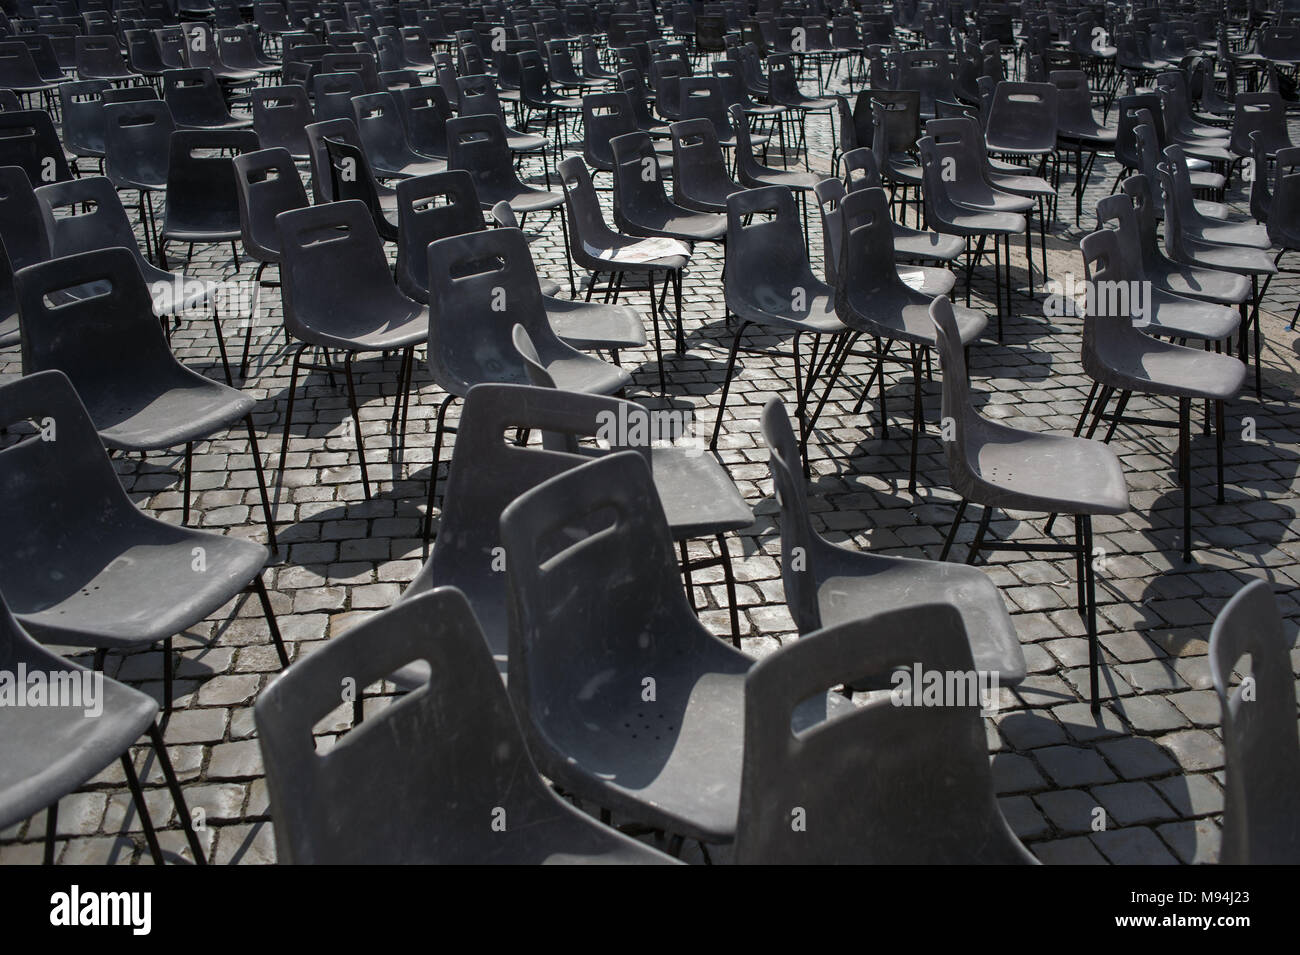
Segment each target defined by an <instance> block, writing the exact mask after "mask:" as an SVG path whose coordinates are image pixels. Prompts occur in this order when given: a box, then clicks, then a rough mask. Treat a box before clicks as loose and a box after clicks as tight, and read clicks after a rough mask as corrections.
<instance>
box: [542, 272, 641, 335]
mask: <svg viewBox="0 0 1300 955" xmlns="http://www.w3.org/2000/svg"><path fill="white" fill-rule="evenodd" d="M547 284H550V285H555V283H554V282H549V283H543V289H542V299H543V304H544V305H545V306H546V320H547V321H548V322H549V323H550V325H551V329H552V330H553V331H554V332H555V334H556V335H558V336H559V337H560V338H561V339H562V340H563V341H565V342H567V343H568V344H570V345H572V346H573V347H574V348H611V349H619V348H641V347H644V345H645V343H646V334H645V323H644V322H643V321H642V320H641V316H639V315H638V314H637V313H636V312H634V311H633V310H632V309H630V308H626V307H624V306H622V305H606V304H604V303H603V302H582V301H577V300H573V299H567V298H557V297H555V292H551V293H548V292H547V291H546V289H545V285H547ZM558 291H559V287H558V286H556V292H558Z"/></svg>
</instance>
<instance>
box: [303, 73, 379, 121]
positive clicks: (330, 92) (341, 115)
mask: <svg viewBox="0 0 1300 955" xmlns="http://www.w3.org/2000/svg"><path fill="white" fill-rule="evenodd" d="M311 86H312V99H313V100H314V101H315V103H316V121H317V122H318V123H323V122H327V121H329V120H331V119H349V120H350V119H352V97H354V96H360V95H362V94H363V93H365V92H367V90H366V84H365V81H364V80H363V79H362V77H361V74H360V73H344V72H339V73H317V74H316V75H315V76H313V77H312V80H311Z"/></svg>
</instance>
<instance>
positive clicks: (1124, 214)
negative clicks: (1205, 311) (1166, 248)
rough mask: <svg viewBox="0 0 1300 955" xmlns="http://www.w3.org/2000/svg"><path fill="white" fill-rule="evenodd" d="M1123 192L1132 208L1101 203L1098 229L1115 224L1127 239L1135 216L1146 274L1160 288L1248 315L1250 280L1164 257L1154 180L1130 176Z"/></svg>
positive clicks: (1109, 199)
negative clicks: (1158, 226) (1158, 232)
mask: <svg viewBox="0 0 1300 955" xmlns="http://www.w3.org/2000/svg"><path fill="white" fill-rule="evenodd" d="M1120 190H1121V192H1122V193H1123V198H1124V199H1127V200H1128V204H1127V205H1125V204H1124V202H1123V201H1122V199H1120V197H1111V196H1107V197H1106V198H1105V199H1103V200H1101V201H1100V202H1098V203H1097V219H1098V225H1099V226H1107V225H1109V223H1110V222H1112V221H1113V222H1115V223H1116V224H1117V227H1118V229H1119V232H1120V235H1121V238H1123V237H1124V236H1125V235H1127V234H1128V233H1129V232H1130V231H1131V229H1132V228H1133V227H1132V226H1130V225H1129V224H1128V217H1129V215H1130V214H1131V216H1132V218H1133V220H1134V221H1135V222H1136V231H1137V236H1138V241H1139V246H1140V251H1141V262H1142V270H1143V272H1144V274H1145V277H1146V278H1147V279H1149V280H1150V281H1152V282H1153V283H1154V284H1155V287H1156V288H1159V289H1163V290H1165V291H1169V292H1173V293H1174V294H1176V295H1182V296H1186V297H1188V298H1194V299H1200V300H1201V301H1205V302H1212V303H1214V304H1217V305H1225V306H1232V305H1236V306H1237V307H1238V308H1240V309H1242V310H1243V311H1244V307H1245V304H1246V303H1247V302H1249V301H1250V298H1251V288H1250V279H1249V278H1248V277H1247V276H1244V275H1233V274H1232V273H1231V272H1227V271H1222V270H1218V269H1200V268H1196V267H1194V266H1189V265H1183V264H1181V263H1179V262H1175V261H1173V260H1172V259H1170V258H1169V257H1168V256H1166V255H1165V254H1164V252H1163V250H1162V247H1161V242H1160V239H1159V237H1158V235H1157V226H1156V215H1155V208H1154V206H1153V204H1152V196H1151V180H1149V179H1147V177H1146V176H1143V175H1140V174H1139V175H1135V176H1130V177H1129V178H1127V179H1125V180H1124V183H1123V185H1122V186H1121V187H1120ZM1126 210H1127V211H1126Z"/></svg>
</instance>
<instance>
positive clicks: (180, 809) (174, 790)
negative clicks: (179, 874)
mask: <svg viewBox="0 0 1300 955" xmlns="http://www.w3.org/2000/svg"><path fill="white" fill-rule="evenodd" d="M148 733H149V742H151V743H152V744H153V750H154V752H155V753H156V754H157V755H158V765H159V767H161V769H162V773H163V779H165V780H166V781H167V788H168V789H169V790H171V794H172V803H173V804H174V805H175V806H176V815H177V816H179V817H180V820H181V828H182V829H184V830H185V841H186V842H188V843H189V846H190V851H191V852H193V853H194V864H195V865H207V864H208V859H207V856H205V855H204V853H203V845H202V844H201V843H200V842H199V837H198V836H197V835H196V834H195V832H194V825H193V823H192V821H191V819H190V810H189V806H188V805H186V802H185V794H184V793H183V792H182V791H181V785H180V782H179V780H177V778H176V772H175V770H173V769H172V761H171V758H170V757H169V756H168V755H167V747H166V745H165V744H164V743H163V738H162V732H161V731H160V730H159V729H158V724H157V723H151V724H149V730H148Z"/></svg>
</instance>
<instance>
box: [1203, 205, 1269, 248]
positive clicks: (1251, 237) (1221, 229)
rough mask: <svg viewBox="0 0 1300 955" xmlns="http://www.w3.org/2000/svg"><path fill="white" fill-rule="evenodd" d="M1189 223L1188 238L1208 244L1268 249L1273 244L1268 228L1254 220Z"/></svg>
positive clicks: (1225, 210)
mask: <svg viewBox="0 0 1300 955" xmlns="http://www.w3.org/2000/svg"><path fill="white" fill-rule="evenodd" d="M1200 211H1203V210H1200ZM1224 212H1225V214H1226V212H1227V209H1226V207H1224ZM1188 225H1189V226H1190V227H1185V228H1184V231H1183V235H1184V236H1186V237H1187V238H1188V239H1191V240H1193V241H1196V242H1204V243H1206V244H1207V245H1234V246H1241V247H1242V248H1248V249H1267V248H1269V247H1270V246H1271V245H1272V242H1270V241H1269V238H1268V230H1267V229H1266V228H1265V227H1264V226H1262V225H1255V224H1254V223H1252V222H1227V223H1224V224H1222V225H1219V224H1217V223H1216V224H1210V225H1199V224H1197V223H1190V224H1188Z"/></svg>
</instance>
